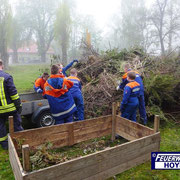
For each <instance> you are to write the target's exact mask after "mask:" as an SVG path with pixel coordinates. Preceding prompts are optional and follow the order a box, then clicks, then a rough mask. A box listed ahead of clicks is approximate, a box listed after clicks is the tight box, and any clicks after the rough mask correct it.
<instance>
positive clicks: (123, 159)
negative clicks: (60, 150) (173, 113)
mask: <svg viewBox="0 0 180 180" xmlns="http://www.w3.org/2000/svg"><path fill="white" fill-rule="evenodd" d="M155 150H157V143H154V144H150V145H148V146H145V147H143V148H141V149H137V150H136V151H125V152H124V153H121V154H118V155H116V156H113V157H106V158H104V159H103V160H102V161H99V162H98V163H96V164H93V165H92V166H88V167H85V168H84V167H82V169H81V170H78V171H74V172H71V173H68V174H66V175H64V176H63V177H61V180H76V179H86V178H87V179H88V178H89V177H92V176H93V178H94V175H96V177H99V178H101V176H99V174H101V175H102V174H103V173H104V174H105V175H106V176H105V177H106V178H107V177H111V176H112V175H115V174H118V173H119V171H121V168H120V169H118V170H119V171H117V172H114V171H113V170H112V169H113V168H114V167H117V166H119V165H121V164H126V163H127V162H132V161H133V160H134V159H136V158H138V157H141V156H144V154H149V157H150V154H151V151H155ZM146 160H148V159H146ZM132 163H133V162H132ZM134 166H136V164H132V167H134ZM111 171H112V172H111ZM107 172H108V173H107ZM97 174H98V175H97ZM56 178H58V177H56ZM93 178H90V179H93ZM95 179H96V178H95ZM102 179H104V178H102Z"/></svg>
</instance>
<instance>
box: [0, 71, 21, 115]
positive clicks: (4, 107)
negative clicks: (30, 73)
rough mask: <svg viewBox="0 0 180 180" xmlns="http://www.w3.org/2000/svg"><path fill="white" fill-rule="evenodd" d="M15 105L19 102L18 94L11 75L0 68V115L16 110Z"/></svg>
mask: <svg viewBox="0 0 180 180" xmlns="http://www.w3.org/2000/svg"><path fill="white" fill-rule="evenodd" d="M15 101H16V102H17V103H18V104H17V103H16V105H19V106H20V104H21V102H20V98H19V95H18V93H17V90H16V87H15V85H14V82H13V77H12V76H11V75H9V74H8V73H6V72H4V71H1V70H0V115H1V114H4V115H5V114H8V113H12V112H15V111H16V106H15V104H14V102H15Z"/></svg>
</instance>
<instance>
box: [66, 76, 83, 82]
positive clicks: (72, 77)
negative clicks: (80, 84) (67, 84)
mask: <svg viewBox="0 0 180 180" xmlns="http://www.w3.org/2000/svg"><path fill="white" fill-rule="evenodd" d="M67 79H76V80H78V81H80V79H79V78H77V77H75V76H69V77H68V78H67Z"/></svg>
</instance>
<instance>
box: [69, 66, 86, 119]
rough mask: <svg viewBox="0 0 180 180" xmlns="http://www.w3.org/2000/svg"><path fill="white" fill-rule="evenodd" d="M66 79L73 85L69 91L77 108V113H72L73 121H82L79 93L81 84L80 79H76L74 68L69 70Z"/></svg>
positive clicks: (82, 106) (82, 104)
mask: <svg viewBox="0 0 180 180" xmlns="http://www.w3.org/2000/svg"><path fill="white" fill-rule="evenodd" d="M67 79H68V80H70V81H72V82H73V83H74V85H73V87H72V88H71V89H70V90H69V91H70V92H71V94H72V97H73V98H74V102H75V104H76V107H77V111H76V112H75V113H74V116H75V120H78V121H80V120H84V102H83V96H82V92H81V82H80V79H79V78H77V70H76V69H75V68H73V69H71V71H70V76H69V77H68V78H67Z"/></svg>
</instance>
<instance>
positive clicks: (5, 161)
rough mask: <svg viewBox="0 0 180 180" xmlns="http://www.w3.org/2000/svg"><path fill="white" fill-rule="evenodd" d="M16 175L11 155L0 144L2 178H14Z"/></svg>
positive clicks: (2, 179) (0, 178)
mask: <svg viewBox="0 0 180 180" xmlns="http://www.w3.org/2000/svg"><path fill="white" fill-rule="evenodd" d="M13 179H14V175H13V172H12V169H11V166H10V163H9V155H8V152H7V151H6V150H3V149H2V148H1V146H0V180H13Z"/></svg>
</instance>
